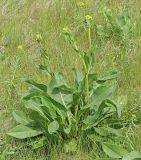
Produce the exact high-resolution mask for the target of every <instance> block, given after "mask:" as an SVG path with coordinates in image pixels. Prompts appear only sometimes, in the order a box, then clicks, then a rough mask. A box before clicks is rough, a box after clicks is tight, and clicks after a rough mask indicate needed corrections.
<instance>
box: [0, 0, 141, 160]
mask: <svg viewBox="0 0 141 160" xmlns="http://www.w3.org/2000/svg"><path fill="white" fill-rule="evenodd" d="M78 2H80V1H77V0H68V1H67V0H66V1H65V0H48V1H47V0H40V1H38V0H30V1H26V0H23V1H17V0H9V1H4V0H0V126H1V127H0V139H1V141H0V152H1V154H2V155H3V157H5V159H6V160H7V159H13V160H16V159H20V160H26V159H29V160H30V159H31V160H32V159H38V160H40V159H41V160H44V159H49V157H48V158H47V149H43V150H38V151H33V150H32V148H31V146H30V144H31V141H26V142H23V141H22V142H20V141H18V140H15V139H12V138H11V137H8V136H6V134H5V133H6V132H7V131H8V129H10V128H11V127H12V126H13V124H14V121H13V119H12V114H11V112H12V111H13V110H14V109H21V108H22V104H21V102H20V98H21V95H22V93H23V92H24V91H25V89H26V88H27V85H26V84H25V83H24V82H23V79H24V78H26V79H28V78H32V79H34V80H36V81H38V82H41V81H44V82H46V81H47V79H46V77H45V76H44V75H43V74H42V73H41V72H40V71H39V70H38V68H37V67H36V66H37V65H38V64H39V63H40V62H42V61H43V60H42V59H41V58H40V53H39V49H40V45H39V44H38V43H37V42H36V40H35V37H36V34H37V33H40V34H41V35H42V37H43V42H44V43H43V44H42V45H43V47H44V48H45V49H46V51H47V54H48V57H49V62H48V63H49V64H50V65H51V66H53V69H54V70H60V71H62V72H63V73H64V75H66V77H67V81H68V82H69V83H71V81H72V77H71V75H72V74H71V73H72V70H71V69H72V68H73V66H78V67H79V66H80V65H79V60H78V59H77V56H75V55H74V54H73V50H72V49H71V48H70V46H69V44H67V43H66V42H65V39H64V36H63V35H62V28H63V27H65V26H69V28H71V30H72V31H73V32H74V34H75V36H76V38H77V41H78V42H80V44H82V47H83V48H88V46H89V44H88V42H87V40H86V39H87V38H86V36H87V35H86V33H85V32H84V31H83V30H84V29H83V23H82V21H83V20H84V16H85V15H87V14H90V15H92V16H93V17H94V20H93V21H94V22H93V23H94V26H95V25H96V24H104V23H105V20H104V18H103V16H102V14H101V13H100V12H99V11H100V10H102V8H104V7H107V8H110V9H111V11H112V13H113V14H114V15H115V14H117V13H118V12H119V11H121V10H122V9H123V8H124V7H125V6H127V5H128V6H129V11H130V12H129V13H130V16H131V21H132V32H131V38H130V39H129V40H128V45H127V47H126V49H127V55H126V58H125V59H123V58H122V55H124V53H125V48H124V46H123V45H122V43H121V41H118V40H117V39H116V38H114V37H112V36H111V37H110V38H108V39H105V38H103V37H102V38H101V39H99V37H97V35H96V29H95V27H93V31H92V38H93V41H94V43H93V44H92V46H94V48H95V52H96V58H97V64H96V69H97V70H98V71H99V72H100V73H102V72H104V71H105V70H108V69H111V68H116V69H118V70H119V71H120V76H119V78H118V86H119V87H118V91H117V94H119V95H127V97H128V104H127V106H126V109H125V110H124V113H123V117H124V118H125V119H128V118H131V117H133V116H132V115H133V114H135V115H136V114H137V113H138V114H139V113H140V111H141V109H140V107H141V53H140V52H141V14H140V0H134V1H133V0H118V1H115V0H103V1H101V0H83V1H81V2H84V6H80V4H78ZM19 45H22V46H23V48H22V49H19V48H18V46H19ZM140 129H141V128H140V126H138V127H136V128H134V127H131V128H129V130H128V131H125V141H124V142H123V143H125V145H126V143H127V142H130V144H131V145H130V146H127V147H129V148H130V149H132V148H135V149H137V150H138V151H141V147H140V144H141V137H140V132H141V131H140ZM127 144H128V143H127ZM56 150H57V149H55V148H54V149H52V153H50V156H51V158H50V159H51V160H55V159H58V156H59V157H60V160H63V159H64V160H65V159H66V160H69V159H76V160H77V159H80V160H81V159H83V160H85V159H90V157H92V158H93V157H94V156H95V155H96V154H97V153H89V154H82V153H78V155H77V156H76V157H75V158H74V157H71V156H69V155H63V154H62V153H61V151H60V153H58V152H59V149H58V150H57V151H56ZM10 151H14V154H13V155H11V156H10V155H8V153H9V152H10ZM9 154H10V153H9ZM69 157H70V158H69Z"/></svg>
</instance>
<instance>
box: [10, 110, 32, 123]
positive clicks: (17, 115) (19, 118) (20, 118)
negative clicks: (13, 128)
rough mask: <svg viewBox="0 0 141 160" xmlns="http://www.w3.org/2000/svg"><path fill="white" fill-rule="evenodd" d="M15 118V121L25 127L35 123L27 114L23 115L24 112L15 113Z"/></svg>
mask: <svg viewBox="0 0 141 160" xmlns="http://www.w3.org/2000/svg"><path fill="white" fill-rule="evenodd" d="M13 117H14V119H15V120H16V121H17V122H18V123H21V124H23V125H27V124H29V123H31V122H33V120H31V119H30V118H28V117H27V116H26V115H25V113H23V112H22V111H18V110H17V111H14V112H13Z"/></svg>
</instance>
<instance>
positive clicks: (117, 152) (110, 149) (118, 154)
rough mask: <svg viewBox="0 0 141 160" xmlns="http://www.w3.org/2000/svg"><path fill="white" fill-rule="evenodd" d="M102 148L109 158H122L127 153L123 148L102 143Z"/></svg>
mask: <svg viewBox="0 0 141 160" xmlns="http://www.w3.org/2000/svg"><path fill="white" fill-rule="evenodd" d="M102 148H103V150H104V152H105V153H106V154H107V155H108V156H109V157H111V158H122V157H123V156H125V155H126V154H127V153H128V151H127V150H125V149H124V148H123V147H121V146H119V145H117V144H112V143H109V142H105V143H103V144H102Z"/></svg>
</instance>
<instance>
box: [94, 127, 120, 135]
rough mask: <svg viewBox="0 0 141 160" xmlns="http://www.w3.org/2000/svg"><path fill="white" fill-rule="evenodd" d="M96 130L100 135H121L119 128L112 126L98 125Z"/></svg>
mask: <svg viewBox="0 0 141 160" xmlns="http://www.w3.org/2000/svg"><path fill="white" fill-rule="evenodd" d="M95 131H96V133H98V134H99V135H100V136H110V135H117V136H119V135H120V133H119V131H118V130H117V129H114V128H110V127H98V128H95Z"/></svg>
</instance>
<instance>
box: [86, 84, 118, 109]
mask: <svg viewBox="0 0 141 160" xmlns="http://www.w3.org/2000/svg"><path fill="white" fill-rule="evenodd" d="M114 91H115V85H114V84H112V85H100V86H98V87H97V88H96V89H94V91H93V95H92V97H91V99H90V104H88V106H89V107H90V108H92V109H98V108H97V106H99V105H100V104H101V103H102V101H103V100H105V99H107V98H109V97H110V96H111V95H112V94H113V92H114Z"/></svg>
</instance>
